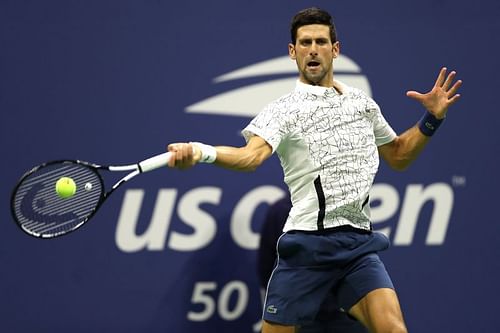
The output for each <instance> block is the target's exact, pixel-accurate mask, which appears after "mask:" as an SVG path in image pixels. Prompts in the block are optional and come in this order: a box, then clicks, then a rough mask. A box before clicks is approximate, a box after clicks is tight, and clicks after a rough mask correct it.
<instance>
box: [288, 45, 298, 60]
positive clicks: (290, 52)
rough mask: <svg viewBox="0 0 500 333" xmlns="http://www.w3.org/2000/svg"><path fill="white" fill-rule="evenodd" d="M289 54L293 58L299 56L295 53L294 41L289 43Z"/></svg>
mask: <svg viewBox="0 0 500 333" xmlns="http://www.w3.org/2000/svg"><path fill="white" fill-rule="evenodd" d="M288 55H289V56H290V59H292V60H295V59H297V56H296V54H295V45H293V44H292V43H290V44H288Z"/></svg>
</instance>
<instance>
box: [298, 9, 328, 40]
mask: <svg viewBox="0 0 500 333" xmlns="http://www.w3.org/2000/svg"><path fill="white" fill-rule="evenodd" d="M309 24H324V25H326V26H328V27H329V28H330V39H331V40H332V43H335V42H336V41H337V31H336V30H335V24H334V23H333V19H332V16H331V15H330V14H329V13H328V12H327V11H325V10H323V9H320V8H317V7H311V8H306V9H303V10H301V11H300V12H298V13H297V14H295V16H294V17H293V18H292V22H291V24H290V34H291V37H292V44H294V45H295V42H296V41H297V30H298V29H299V28H300V27H302V26H304V25H309Z"/></svg>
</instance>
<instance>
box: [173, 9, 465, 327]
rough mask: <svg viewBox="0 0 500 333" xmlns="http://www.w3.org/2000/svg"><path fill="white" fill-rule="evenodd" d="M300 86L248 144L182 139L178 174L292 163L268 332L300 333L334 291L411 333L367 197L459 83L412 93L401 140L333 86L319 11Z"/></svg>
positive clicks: (305, 25)
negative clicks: (274, 159) (204, 166)
mask: <svg viewBox="0 0 500 333" xmlns="http://www.w3.org/2000/svg"><path fill="white" fill-rule="evenodd" d="M291 37H292V38H291V43H290V44H289V45H288V51H289V55H290V58H291V59H292V60H294V61H295V62H296V64H297V68H298V70H299V78H298V81H297V83H296V87H295V89H294V90H293V91H292V92H290V93H289V94H287V95H285V96H283V97H281V98H279V99H278V100H276V101H274V102H272V103H270V104H269V105H268V106H266V107H265V108H264V109H263V110H262V111H261V112H260V113H259V114H258V115H257V116H256V117H255V118H254V119H253V120H252V121H251V122H250V124H249V125H248V126H247V127H246V128H245V129H243V132H242V133H243V135H244V137H245V139H246V141H247V143H246V145H245V146H243V147H228V146H217V147H214V146H210V145H207V144H203V143H199V142H190V143H189V142H188V143H173V144H170V145H168V151H170V152H172V154H173V155H172V159H171V160H170V161H169V166H170V167H177V168H179V169H186V168H189V167H192V166H194V165H195V164H197V163H200V162H201V163H203V162H204V163H215V164H216V165H218V166H221V167H224V168H229V169H233V170H241V171H251V170H255V169H256V168H257V167H258V166H260V165H261V164H262V163H263V162H264V161H265V160H266V159H268V158H269V157H270V156H271V155H272V154H273V153H275V152H276V153H277V154H278V156H279V158H280V161H281V165H282V167H283V171H284V175H285V182H286V183H287V185H288V188H289V190H290V196H291V201H292V205H293V206H292V208H291V210H290V213H289V216H288V219H287V222H286V224H285V226H284V228H283V232H284V233H283V235H282V236H281V237H280V239H279V241H278V244H277V248H278V263H277V266H276V268H275V269H274V271H273V273H272V276H271V278H270V281H269V284H268V288H267V294H266V300H265V305H264V311H263V319H264V321H263V326H262V331H263V332H264V333H281V332H282V333H285V332H286V333H288V332H289V333H291V332H297V331H298V329H299V328H300V326H301V325H302V324H304V323H307V322H310V321H311V320H313V319H314V318H315V316H316V314H317V312H318V311H319V308H320V305H321V303H322V301H323V300H324V299H325V298H326V297H327V295H329V294H332V295H333V296H334V297H335V299H336V301H337V304H338V306H339V310H340V311H345V312H347V313H349V314H350V315H351V316H353V317H354V318H356V319H357V320H358V321H360V322H361V323H362V324H363V325H364V326H365V327H367V328H368V330H369V331H371V332H407V329H406V325H405V323H404V320H403V315H402V311H401V308H400V304H399V301H398V297H397V294H396V291H395V289H394V286H393V283H392V281H391V279H390V277H389V274H388V273H387V271H386V269H385V267H384V265H383V263H382V262H381V260H380V258H379V256H378V254H377V253H378V252H379V251H382V250H385V249H387V248H388V247H389V241H388V239H387V238H386V237H385V236H384V235H382V234H380V233H378V232H372V230H371V223H370V218H369V216H370V215H369V197H368V194H369V192H370V188H371V186H372V183H373V180H374V177H375V174H376V172H377V169H378V166H379V155H381V156H382V158H383V159H384V160H385V161H386V162H387V163H388V164H389V165H390V166H391V167H392V168H394V169H396V170H404V169H405V168H407V167H408V166H409V165H410V164H411V163H412V162H413V161H414V160H415V159H416V157H417V156H418V155H419V153H420V152H421V151H422V149H423V148H424V146H425V145H426V144H427V143H428V142H429V140H430V137H431V136H432V135H433V134H434V133H435V132H436V130H437V129H438V127H439V126H440V125H441V123H442V122H443V120H444V118H445V116H446V113H447V111H448V108H449V107H450V106H451V105H452V104H454V103H455V102H456V101H457V100H458V99H459V97H460V96H459V94H457V92H458V89H459V87H460V86H461V84H462V82H461V81H460V80H456V79H455V76H456V73H455V72H454V71H452V72H450V73H447V69H446V68H442V69H441V70H440V72H439V75H438V76H437V79H436V81H435V84H434V86H433V87H432V89H431V90H430V91H429V92H427V93H419V92H416V91H409V92H407V96H409V97H410V98H413V99H415V100H416V101H418V102H420V103H421V104H422V105H423V106H424V108H425V109H426V111H425V113H424V115H423V117H422V119H421V120H420V121H419V122H417V124H416V125H415V126H413V127H411V128H410V129H408V130H406V131H405V132H403V133H402V134H400V135H397V134H396V133H395V132H394V130H393V129H392V128H391V127H390V125H389V124H388V123H387V121H386V120H385V118H384V117H383V115H382V113H381V111H380V108H379V107H378V105H377V104H376V103H375V102H374V101H373V100H372V99H371V98H369V97H367V96H366V95H365V94H364V93H363V92H362V91H360V90H358V89H355V88H352V87H349V86H347V85H346V84H344V83H342V82H340V81H338V80H334V70H333V69H334V68H333V67H334V66H333V63H334V60H335V58H337V57H338V56H339V52H340V44H339V41H338V40H337V36H336V31H335V26H334V24H333V22H332V18H331V16H330V14H329V13H328V12H326V11H324V10H321V9H318V8H308V9H305V10H302V11H300V12H299V13H297V14H296V15H295V16H294V17H293V19H292V23H291Z"/></svg>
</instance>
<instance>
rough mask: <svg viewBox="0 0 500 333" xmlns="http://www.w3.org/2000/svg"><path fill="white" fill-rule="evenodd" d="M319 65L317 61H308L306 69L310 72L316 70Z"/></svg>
mask: <svg viewBox="0 0 500 333" xmlns="http://www.w3.org/2000/svg"><path fill="white" fill-rule="evenodd" d="M320 65H321V64H320V63H319V62H317V61H309V62H308V63H307V68H308V69H311V70H317V69H319V66H320Z"/></svg>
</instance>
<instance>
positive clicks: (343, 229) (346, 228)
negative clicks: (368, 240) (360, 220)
mask: <svg viewBox="0 0 500 333" xmlns="http://www.w3.org/2000/svg"><path fill="white" fill-rule="evenodd" d="M336 232H355V233H358V234H363V235H366V234H371V233H372V231H371V230H365V229H360V228H355V227H353V226H350V225H341V226H338V227H333V228H326V229H323V230H289V231H287V233H288V234H295V233H303V234H312V235H329V234H332V233H336Z"/></svg>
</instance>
